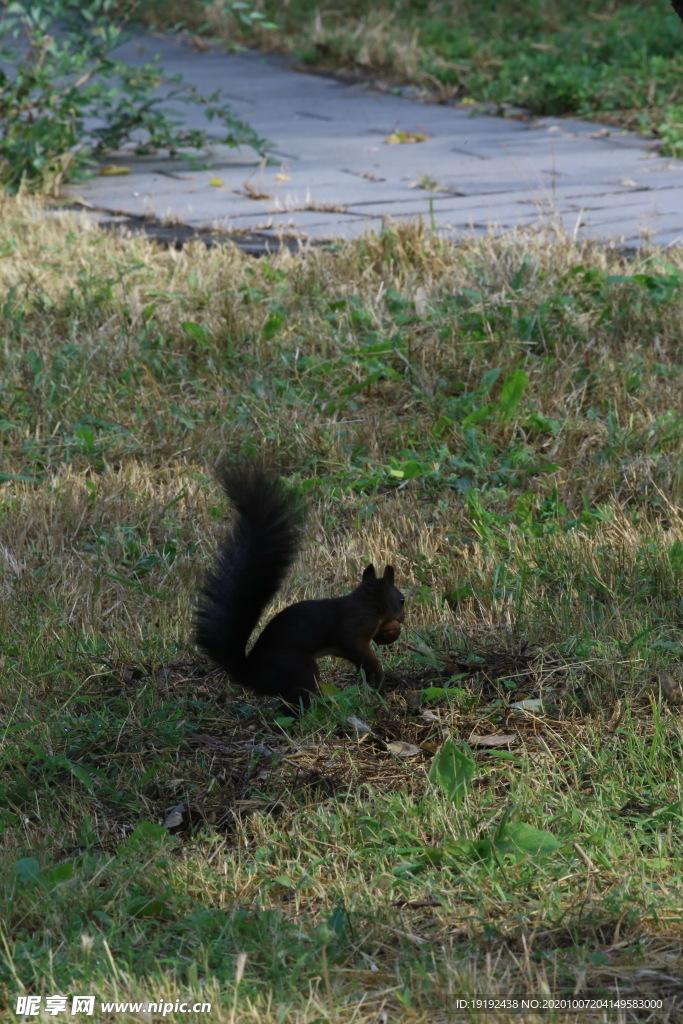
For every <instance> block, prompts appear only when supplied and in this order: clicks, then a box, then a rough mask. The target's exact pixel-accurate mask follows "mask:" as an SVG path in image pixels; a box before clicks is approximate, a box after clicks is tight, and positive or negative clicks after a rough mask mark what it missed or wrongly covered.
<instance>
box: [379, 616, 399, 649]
mask: <svg viewBox="0 0 683 1024" xmlns="http://www.w3.org/2000/svg"><path fill="white" fill-rule="evenodd" d="M400 635H401V623H400V622H399V621H398V619H390V620H389V622H385V623H384V624H383V625H382V626H380V628H379V629H378V630H377V632H376V633H375V635H374V636H373V638H372V639H373V640H374V642H375V643H376V644H380V646H382V647H386V646H388V645H389V644H393V643H394V641H395V640H398V638H399V636H400Z"/></svg>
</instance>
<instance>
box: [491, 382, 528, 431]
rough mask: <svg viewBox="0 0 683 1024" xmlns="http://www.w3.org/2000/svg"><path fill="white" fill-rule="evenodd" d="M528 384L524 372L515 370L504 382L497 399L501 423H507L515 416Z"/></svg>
mask: <svg viewBox="0 0 683 1024" xmlns="http://www.w3.org/2000/svg"><path fill="white" fill-rule="evenodd" d="M528 383H529V378H528V377H527V375H526V373H525V372H524V370H515V372H514V373H511V374H510V376H509V377H508V378H507V380H506V381H505V382H504V384H503V386H502V388H501V390H500V398H499V399H498V409H499V416H500V421H501V423H508V422H509V421H510V420H511V419H512V417H513V416H514V415H515V413H516V412H517V409H518V408H519V403H520V402H521V401H522V395H523V394H524V391H525V389H526V386H527V384H528Z"/></svg>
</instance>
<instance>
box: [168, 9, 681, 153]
mask: <svg viewBox="0 0 683 1024" xmlns="http://www.w3.org/2000/svg"><path fill="white" fill-rule="evenodd" d="M255 6H256V9H257V10H258V11H259V12H262V13H264V14H265V15H266V16H267V18H269V19H272V21H273V22H274V23H275V24H276V26H277V28H276V29H274V30H273V29H267V28H263V27H259V26H258V25H254V26H252V27H246V26H245V25H244V24H243V23H242V22H241V21H240V19H239V17H238V16H237V15H236V14H235V15H230V14H227V13H226V8H225V7H224V6H222V5H221V4H219V3H216V4H214V5H213V6H212V7H210V8H209V12H208V24H209V25H210V26H211V28H212V29H213V30H214V31H216V32H218V34H219V35H220V36H221V37H222V38H223V39H224V40H225V41H226V42H228V43H230V44H233V43H234V42H235V40H241V41H243V42H245V43H247V44H248V45H257V46H259V47H261V48H264V49H272V50H277V51H280V52H287V53H292V54H295V55H296V56H297V57H298V58H299V59H300V60H301V61H302V62H303V63H305V64H310V65H313V66H314V67H319V68H324V69H327V70H334V71H341V72H345V71H346V72H350V73H352V74H356V75H360V76H361V77H364V78H368V77H371V78H375V79H379V80H382V81H384V82H385V83H387V84H388V85H389V86H400V85H405V84H407V83H411V84H413V85H414V86H417V87H418V88H419V89H420V90H422V91H423V92H424V93H425V95H427V96H431V97H432V98H436V99H441V100H448V99H453V98H458V99H460V100H465V101H466V102H480V103H485V104H490V105H492V106H493V108H494V110H500V111H505V110H507V109H509V108H510V106H512V107H523V108H526V109H528V110H530V111H531V112H532V113H534V114H546V115H550V116H562V115H578V116H580V117H585V118H591V119H594V120H599V121H604V122H605V123H606V124H614V125H617V126H619V127H628V128H631V129H636V130H641V131H645V132H653V133H654V134H656V135H659V136H660V137H661V139H662V141H663V148H664V152H666V153H668V154H670V155H673V156H681V155H683V93H682V92H681V84H680V83H681V81H683V55H682V54H683V48H682V43H683V25H681V22H680V20H679V19H678V18H677V17H676V15H675V13H674V11H673V10H672V8H671V5H670V4H669V3H668V0H643V2H641V3H615V2H614V0H583V2H581V3H573V2H570V0H553V2H546V0H533V2H528V0H524V2H520V0H518V2H511V3H506V4H503V5H501V4H500V3H497V2H495V0H477V2H473V0H460V2H458V3H453V2H452V0H383V2H380V3H377V4H371V5H368V4H366V3H361V2H360V0H356V2H351V0H349V2H346V3H344V4H339V3H336V2H334V0H291V2H290V3H287V4H282V3H279V2H276V0H258V2H257V3H256V5H255ZM170 10H172V11H175V13H176V15H177V16H181V17H182V16H183V14H182V13H181V11H180V10H179V9H178V10H177V11H176V9H175V8H171V9H170ZM170 10H169V16H170ZM184 13H185V14H187V8H185V9H184ZM198 14H199V12H197V15H198ZM198 20H199V19H198V18H197V22H195V23H198Z"/></svg>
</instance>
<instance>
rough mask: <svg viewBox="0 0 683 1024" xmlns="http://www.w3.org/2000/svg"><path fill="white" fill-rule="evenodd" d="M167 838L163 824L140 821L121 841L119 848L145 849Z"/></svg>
mask: <svg viewBox="0 0 683 1024" xmlns="http://www.w3.org/2000/svg"><path fill="white" fill-rule="evenodd" d="M167 839H168V831H167V830H166V829H165V828H164V827H163V825H157V824H155V823H154V822H153V821H141V822H140V824H139V825H138V826H137V828H135V829H133V831H132V832H131V834H130V835H129V836H128V838H127V839H126V841H125V842H124V843H121V846H120V847H119V850H121V851H122V852H127V851H129V850H147V849H149V847H150V846H152V847H153V846H156V845H157V844H158V843H161V842H163V841H165V840H167Z"/></svg>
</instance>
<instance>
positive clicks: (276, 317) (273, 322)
mask: <svg viewBox="0 0 683 1024" xmlns="http://www.w3.org/2000/svg"><path fill="white" fill-rule="evenodd" d="M284 322H285V318H284V315H283V314H282V313H277V312H276V313H271V314H270V316H269V317H268V319H267V320H266V322H265V324H264V325H263V329H262V331H261V336H262V338H263V339H264V340H265V341H270V340H271V338H274V337H275V335H276V334H277V333H278V331H279V330H280V329H281V328H282V326H283V324H284Z"/></svg>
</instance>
